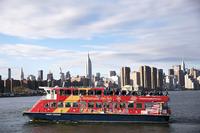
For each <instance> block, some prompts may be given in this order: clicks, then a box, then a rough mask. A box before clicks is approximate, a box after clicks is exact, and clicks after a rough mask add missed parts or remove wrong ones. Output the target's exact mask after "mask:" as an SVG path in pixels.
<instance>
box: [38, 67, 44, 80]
mask: <svg viewBox="0 0 200 133" xmlns="http://www.w3.org/2000/svg"><path fill="white" fill-rule="evenodd" d="M38 81H43V70H39V71H38Z"/></svg>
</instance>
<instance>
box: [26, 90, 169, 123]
mask: <svg viewBox="0 0 200 133" xmlns="http://www.w3.org/2000/svg"><path fill="white" fill-rule="evenodd" d="M43 89H44V90H45V92H46V96H43V97H42V98H41V99H40V100H38V101H37V102H36V103H35V105H34V106H33V107H32V108H30V109H29V110H27V111H24V112H23V115H25V116H28V117H29V118H30V119H31V120H32V121H55V122H129V123H168V122H169V117H170V109H169V107H168V101H169V97H168V96H167V95H158V94H155V95H153V94H151V95H139V94H137V93H136V92H127V91H109V90H107V89H105V88H59V87H54V88H47V87H46V88H43Z"/></svg>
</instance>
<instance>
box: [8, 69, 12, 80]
mask: <svg viewBox="0 0 200 133" xmlns="http://www.w3.org/2000/svg"><path fill="white" fill-rule="evenodd" d="M8 79H11V69H10V68H8Z"/></svg>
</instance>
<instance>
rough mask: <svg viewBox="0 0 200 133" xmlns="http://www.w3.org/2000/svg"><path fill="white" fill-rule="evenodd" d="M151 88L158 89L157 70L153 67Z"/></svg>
mask: <svg viewBox="0 0 200 133" xmlns="http://www.w3.org/2000/svg"><path fill="white" fill-rule="evenodd" d="M151 88H152V89H156V88H157V68H155V67H151Z"/></svg>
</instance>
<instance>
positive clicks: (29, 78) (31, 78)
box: [27, 74, 36, 81]
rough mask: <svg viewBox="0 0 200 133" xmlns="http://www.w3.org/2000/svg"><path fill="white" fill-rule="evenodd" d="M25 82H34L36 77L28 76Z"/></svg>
mask: <svg viewBox="0 0 200 133" xmlns="http://www.w3.org/2000/svg"><path fill="white" fill-rule="evenodd" d="M27 80H30V81H35V80H36V77H35V76H34V75H32V74H31V75H29V76H28V77H27Z"/></svg>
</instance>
